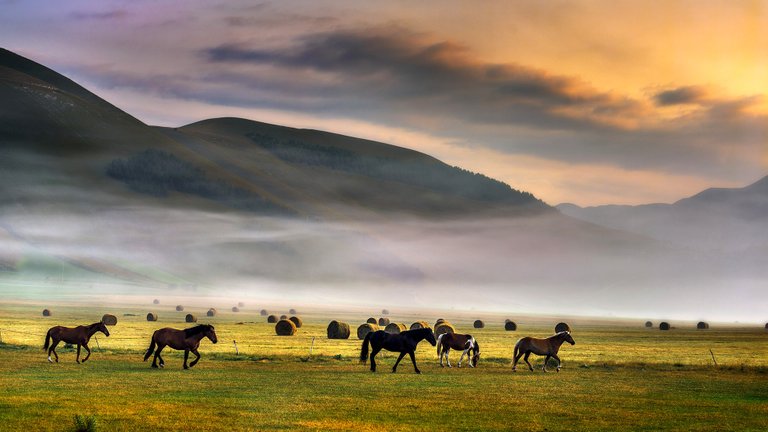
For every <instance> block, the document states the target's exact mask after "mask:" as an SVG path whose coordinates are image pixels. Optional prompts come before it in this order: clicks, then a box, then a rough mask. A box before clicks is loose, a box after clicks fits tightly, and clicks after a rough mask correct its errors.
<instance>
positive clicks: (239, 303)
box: [237, 302, 245, 307]
mask: <svg viewBox="0 0 768 432" xmlns="http://www.w3.org/2000/svg"><path fill="white" fill-rule="evenodd" d="M237 307H245V303H243V302H237Z"/></svg>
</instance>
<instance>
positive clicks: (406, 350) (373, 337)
mask: <svg viewBox="0 0 768 432" xmlns="http://www.w3.org/2000/svg"><path fill="white" fill-rule="evenodd" d="M424 339H426V340H427V342H429V343H431V344H432V346H435V344H436V343H437V342H436V341H435V334H434V333H433V332H432V329H430V328H420V329H416V330H406V331H402V332H400V333H397V334H391V333H387V332H385V331H384V330H378V331H375V332H370V333H368V334H366V335H365V339H363V346H362V348H361V349H360V362H361V363H363V364H365V361H366V360H367V359H368V344H369V343H370V344H371V372H376V360H374V357H376V354H378V353H379V351H381V350H382V349H385V350H387V351H394V352H399V353H400V356H399V357H398V358H397V361H396V362H395V365H394V366H393V367H392V372H393V373H394V372H397V365H398V364H399V363H400V360H402V359H403V357H405V355H406V354H408V355H410V356H411V361H412V362H413V370H414V371H416V373H417V374H420V373H421V371H420V370H419V368H418V367H417V366H416V355H415V351H416V345H418V344H419V342H421V341H423V340H424Z"/></svg>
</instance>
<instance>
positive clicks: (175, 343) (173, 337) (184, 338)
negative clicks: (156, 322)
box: [144, 324, 218, 369]
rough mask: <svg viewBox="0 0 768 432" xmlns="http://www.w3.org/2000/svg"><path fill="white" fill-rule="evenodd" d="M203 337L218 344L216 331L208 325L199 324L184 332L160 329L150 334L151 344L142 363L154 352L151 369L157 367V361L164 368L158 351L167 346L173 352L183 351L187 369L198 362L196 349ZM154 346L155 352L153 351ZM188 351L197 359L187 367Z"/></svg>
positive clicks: (198, 356) (198, 355) (163, 362)
mask: <svg viewBox="0 0 768 432" xmlns="http://www.w3.org/2000/svg"><path fill="white" fill-rule="evenodd" d="M204 337H207V338H208V339H209V340H210V341H211V342H213V343H216V342H218V339H217V338H216V331H215V330H214V329H213V326H212V325H208V324H200V325H197V326H195V327H191V328H188V329H184V330H177V329H173V328H168V327H166V328H161V329H160V330H156V331H155V332H154V333H153V334H152V342H151V343H150V344H149V348H148V349H147V353H146V354H144V361H147V359H148V358H149V356H151V355H152V353H153V352H154V353H155V358H154V359H152V367H153V368H157V367H158V365H157V359H160V367H165V361H164V360H163V358H162V357H160V351H162V350H163V348H165V347H166V346H169V347H171V348H173V349H175V350H184V369H189V368H191V367H193V366H194V365H196V364H197V362H198V361H200V353H198V352H197V347H199V346H200V341H201V340H202V339H203V338H204ZM156 346H157V351H155V347H156ZM190 351H191V352H192V354H194V355H195V356H197V358H196V359H194V360H192V363H190V364H189V366H187V360H188V359H189V353H190Z"/></svg>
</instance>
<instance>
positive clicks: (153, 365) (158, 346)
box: [152, 344, 165, 369]
mask: <svg viewBox="0 0 768 432" xmlns="http://www.w3.org/2000/svg"><path fill="white" fill-rule="evenodd" d="M163 348H165V345H160V344H157V349H156V350H155V356H154V357H153V358H152V367H153V368H155V369H157V367H158V366H157V360H158V359H160V367H163V366H165V362H164V361H163V358H162V357H160V351H162V350H163Z"/></svg>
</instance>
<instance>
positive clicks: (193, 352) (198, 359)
mask: <svg viewBox="0 0 768 432" xmlns="http://www.w3.org/2000/svg"><path fill="white" fill-rule="evenodd" d="M192 354H194V355H195V356H197V358H196V359H194V360H192V363H190V364H189V367H192V366H194V365H196V364H197V362H199V361H200V353H199V352H197V350H196V349H193V350H192Z"/></svg>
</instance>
